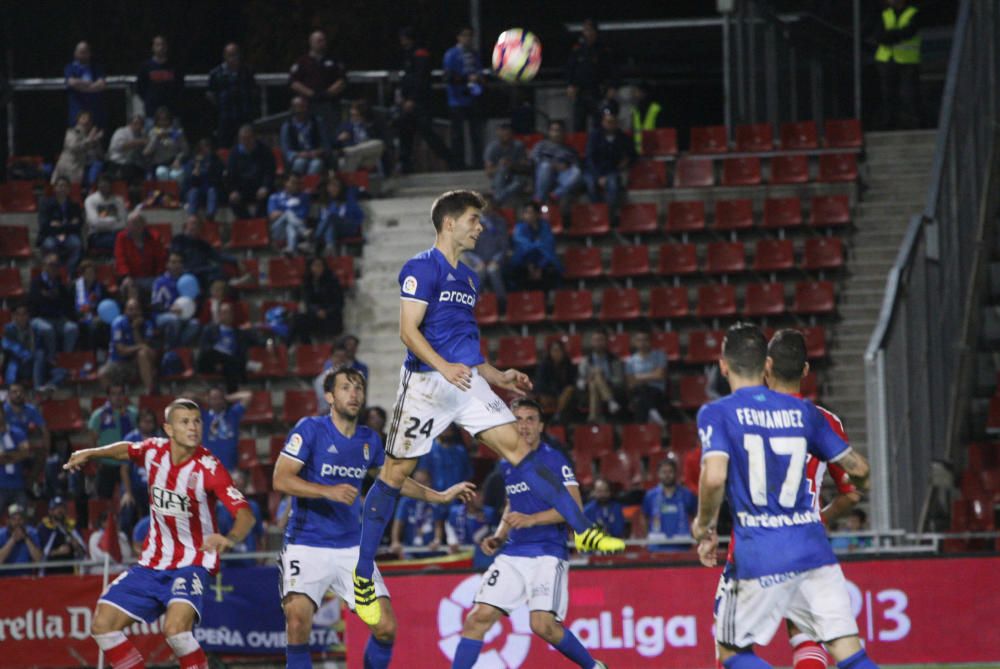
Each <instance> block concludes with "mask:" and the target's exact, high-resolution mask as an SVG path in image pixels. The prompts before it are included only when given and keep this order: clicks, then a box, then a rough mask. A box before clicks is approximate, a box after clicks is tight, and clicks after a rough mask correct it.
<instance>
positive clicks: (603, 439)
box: [573, 423, 615, 458]
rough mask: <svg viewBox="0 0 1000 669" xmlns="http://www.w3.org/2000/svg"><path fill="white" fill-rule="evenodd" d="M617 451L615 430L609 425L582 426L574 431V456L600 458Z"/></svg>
mask: <svg viewBox="0 0 1000 669" xmlns="http://www.w3.org/2000/svg"><path fill="white" fill-rule="evenodd" d="M614 449H615V430H614V427H612V426H611V425H609V424H607V423H603V424H600V425H593V424H590V425H580V426H578V427H577V428H576V429H575V430H573V454H574V455H576V456H578V457H579V456H581V455H582V456H584V457H589V458H599V457H601V456H602V455H604V454H605V453H611V452H612V451H614Z"/></svg>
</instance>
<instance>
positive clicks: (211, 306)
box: [198, 279, 239, 325]
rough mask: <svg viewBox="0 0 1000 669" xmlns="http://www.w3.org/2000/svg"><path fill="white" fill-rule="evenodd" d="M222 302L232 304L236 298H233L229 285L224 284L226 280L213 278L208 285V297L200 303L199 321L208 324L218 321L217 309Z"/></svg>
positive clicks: (218, 309) (220, 306)
mask: <svg viewBox="0 0 1000 669" xmlns="http://www.w3.org/2000/svg"><path fill="white" fill-rule="evenodd" d="M223 304H228V305H230V306H234V305H235V304H236V300H235V299H233V296H232V294H231V293H230V290H229V286H228V285H226V280H225V279H215V280H214V281H212V283H210V284H209V286H208V299H206V300H205V301H204V302H202V303H201V309H200V310H199V311H198V320H199V321H201V324H202V325H210V324H212V323H218V322H220V319H219V311H220V309H221V308H222V305H223ZM234 316H235V312H234ZM235 320H236V321H238V320H239V319H235ZM237 325H238V323H237Z"/></svg>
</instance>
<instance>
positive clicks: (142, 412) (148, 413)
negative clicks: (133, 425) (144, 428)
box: [136, 408, 157, 425]
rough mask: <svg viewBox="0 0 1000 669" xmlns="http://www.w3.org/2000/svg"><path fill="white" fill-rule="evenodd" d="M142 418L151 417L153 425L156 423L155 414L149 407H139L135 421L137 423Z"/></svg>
mask: <svg viewBox="0 0 1000 669" xmlns="http://www.w3.org/2000/svg"><path fill="white" fill-rule="evenodd" d="M143 418H152V419H153V425H156V424H157V420H156V414H155V413H153V410H152V409H150V408H146V409H139V418H138V420H136V422H137V423H139V422H142V419H143Z"/></svg>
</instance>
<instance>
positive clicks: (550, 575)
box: [451, 398, 604, 669]
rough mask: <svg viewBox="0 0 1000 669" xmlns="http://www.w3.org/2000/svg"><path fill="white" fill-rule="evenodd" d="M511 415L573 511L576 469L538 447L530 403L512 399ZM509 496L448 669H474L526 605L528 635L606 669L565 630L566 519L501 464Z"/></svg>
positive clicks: (537, 419)
mask: <svg viewBox="0 0 1000 669" xmlns="http://www.w3.org/2000/svg"><path fill="white" fill-rule="evenodd" d="M511 409H512V410H513V413H514V416H515V418H516V419H517V429H518V432H519V434H520V435H521V437H522V438H523V439H524V440H525V442H526V443H527V444H528V447H529V448H530V449H531V451H532V452H533V453H536V454H537V457H539V458H540V459H542V460H544V461H545V462H546V463H547V464H548V465H549V467H550V469H551V470H552V471H553V472H559V481H560V482H561V484H562V485H563V486H564V487H565V488H566V490H567V491H568V492H569V494H570V495H571V496H572V498H573V499H574V500H575V501H576V504H577V507H580V506H582V504H581V502H580V486H579V484H578V483H577V481H576V476H575V475H574V474H573V467H572V465H570V463H569V460H567V459H566V456H565V455H563V454H562V452H560V451H558V450H556V449H554V448H552V447H551V446H549V445H548V444H546V443H543V442H542V441H541V437H542V433H543V432H544V431H545V423H544V422H543V420H542V407H541V406H540V405H539V404H538V403H537V402H535V401H534V400H530V399H524V398H520V399H516V400H514V401H513V402H512V403H511ZM500 468H501V471H502V472H503V478H504V483H505V485H506V489H507V504H506V506H505V508H504V513H503V516H502V518H501V519H500V525H499V526H498V527H497V529H496V532H494V534H493V536H491V537H488V538H486V539H484V540H483V541H482V544H481V545H482V549H483V552H484V553H486V554H487V555H494V554H498V555H497V557H496V559H495V560H494V561H493V564H492V565H490V567H489V569H488V570H487V572H486V573H485V574H483V580H482V582H481V583H480V585H479V591H478V592H477V593H476V596H475V598H474V599H473V602H474V603H475V605H474V607H473V609H472V611H471V612H470V613H469V615H468V616H467V617H466V618H465V625H464V626H463V627H462V638H461V639H460V640H459V642H458V647H457V648H456V649H455V655H454V658H453V660H452V664H451V666H452V669H472V666H473V665H474V664H475V663H476V661H477V660H478V659H479V652H480V650H482V647H483V638H484V637H485V636H486V633H487V632H488V631H489V630H490V628H492V627H493V626H494V625H495V624H497V623H498V622H499V621H500V617H501V616H503V615H508V616H509V615H510V614H511V613H513V612H514V610H515V609H518V608H520V607H522V606H524V605H525V604H527V605H528V608H529V609H530V610H531V631H532V632H534V633H535V634H537V635H538V636H540V637H541V638H542V639H544V640H545V641H547V642H549V643H550V644H552V646H553V647H554V648H555V649H556V650H558V651H559V652H560V653H562V654H563V655H564V656H566V658H567V659H569V660H570V661H571V662H573V663H574V664H576V665H577V666H579V667H583V669H593V668H594V667H602V668H603V667H604V664H603V663H601V662H598V661H596V660H594V658H593V657H591V655H590V653H589V652H587V649H586V648H584V647H583V644H581V643H580V640H579V639H577V638H576V636H575V635H574V634H573V632H571V631H569V630H568V629H566V628H565V627H563V625H562V621H563V620H565V618H566V612H567V610H568V609H569V579H568V577H567V576H568V572H569V562H568V561H567V558H568V557H569V553H568V551H567V549H566V539H567V537H568V530H569V528H568V527H567V525H566V523H565V521H564V520H563V517H562V516H561V515H560V514H559V512H558V511H557V510H556V509H554V508H553V507H552V505H551V504H548V503H547V502H545V501H544V500H543V499H542V498H541V497H539V496H537V495H535V494H534V493H535V490H534V488H533V487H532V485H531V483H529V482H528V481H527V480H525V479H524V478H523V477H522V476H521V475H520V469H519V468H516V467H513V466H512V465H511V464H510V463H509V462H507V461H506V460H501V461H500Z"/></svg>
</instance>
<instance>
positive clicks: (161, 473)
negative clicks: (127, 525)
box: [128, 437, 249, 572]
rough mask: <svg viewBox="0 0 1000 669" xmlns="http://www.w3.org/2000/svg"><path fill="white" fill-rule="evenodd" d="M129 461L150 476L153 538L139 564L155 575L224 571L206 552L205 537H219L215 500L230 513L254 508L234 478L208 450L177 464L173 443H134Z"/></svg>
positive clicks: (214, 556)
mask: <svg viewBox="0 0 1000 669" xmlns="http://www.w3.org/2000/svg"><path fill="white" fill-rule="evenodd" d="M128 455H129V458H130V459H131V460H132V461H133V462H135V463H136V464H137V465H141V466H143V467H145V468H146V471H147V472H148V473H149V510H150V521H149V534H148V535H147V537H146V543H145V544H144V545H143V548H142V555H141V556H140V557H139V564H141V565H142V566H144V567H149V568H150V569H180V568H181V567H190V566H192V565H193V566H199V567H204V568H205V569H207V570H208V571H209V572H214V571H215V570H217V569H218V567H219V555H218V553H206V552H204V551H202V550H201V546H202V544H203V543H204V541H205V537H207V536H208V535H210V534H214V533H215V532H217V531H218V530H217V526H216V524H215V515H214V514H213V512H212V510H213V509H214V508H215V500H216V499H218V500H219V501H221V502H222V503H223V504H225V506H226V508H227V509H229V512H230V513H231V514H233V516H234V517H235V516H236V512H237V511H238V510H240V509H243V508H249V505H248V504H247V502H246V499H245V498H244V497H243V493H241V492H240V491H239V490H237V489H236V487H235V486H234V485H233V480H232V479H231V478H230V477H229V472H227V471H226V468H225V467H223V466H222V463H221V462H219V460H218V459H217V458H216V457H215V456H214V455H212V453H211V452H210V451H209V450H208V449H207V448H205V447H204V446H198V447H197V448H196V449H195V450H194V454H193V455H192V456H191V457H190V458H188V459H187V460H185V461H184V462H181V463H180V464H176V465H175V464H173V462H172V461H171V458H170V440H169V439H162V438H158V437H157V438H152V439H146V440H145V441H139V442H135V443H133V444H132V445H131V446H129V449H128Z"/></svg>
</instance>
